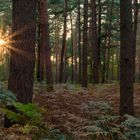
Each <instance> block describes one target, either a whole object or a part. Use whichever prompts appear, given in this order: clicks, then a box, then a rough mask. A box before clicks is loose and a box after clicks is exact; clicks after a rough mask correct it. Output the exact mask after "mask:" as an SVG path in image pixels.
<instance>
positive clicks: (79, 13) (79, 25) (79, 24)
mask: <svg viewBox="0 0 140 140" xmlns="http://www.w3.org/2000/svg"><path fill="white" fill-rule="evenodd" d="M80 4H81V1H80V0H78V43H77V45H78V47H77V48H78V53H79V83H81V74H82V69H81V67H82V62H81V60H82V57H81V53H82V51H81V12H80V9H81V8H80Z"/></svg>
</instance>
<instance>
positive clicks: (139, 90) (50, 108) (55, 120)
mask: <svg viewBox="0 0 140 140" xmlns="http://www.w3.org/2000/svg"><path fill="white" fill-rule="evenodd" d="M134 97H135V98H134V102H135V115H136V117H138V118H140V85H139V84H136V85H135V94H134ZM34 102H35V103H36V104H38V105H39V106H41V107H43V108H44V109H45V110H46V111H47V115H46V116H44V121H45V122H46V123H47V124H49V127H51V128H53V129H59V130H60V131H61V132H62V133H64V134H71V135H73V136H74V139H75V140H85V139H86V140H88V139H89V140H90V136H91V135H92V134H93V132H92V129H96V128H95V121H94V120H96V119H97V118H99V117H102V116H107V115H113V116H114V115H115V116H117V115H119V85H118V84H105V85H97V86H95V87H93V86H89V88H88V89H84V88H81V87H79V86H75V85H69V84H68V85H56V86H55V89H54V91H53V92H50V93H48V92H46V90H45V88H43V87H40V86H36V87H35V94H34ZM88 130H89V131H88ZM23 139H24V140H26V139H25V138H23ZM9 140H10V139H9ZM11 140H12V139H11ZM19 140H20V139H19ZM21 140H22V139H21ZM56 140H59V139H56ZM101 140H103V139H102V138H101ZM106 140H110V139H106Z"/></svg>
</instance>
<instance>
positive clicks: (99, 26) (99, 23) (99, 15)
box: [98, 0, 102, 81]
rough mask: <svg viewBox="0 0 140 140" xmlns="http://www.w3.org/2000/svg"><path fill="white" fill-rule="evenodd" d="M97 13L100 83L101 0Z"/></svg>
mask: <svg viewBox="0 0 140 140" xmlns="http://www.w3.org/2000/svg"><path fill="white" fill-rule="evenodd" d="M98 5H99V11H98V50H99V51H98V56H99V69H100V72H99V81H100V73H101V58H100V48H101V20H102V18H101V16H102V6H101V0H98Z"/></svg>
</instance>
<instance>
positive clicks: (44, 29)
mask: <svg viewBox="0 0 140 140" xmlns="http://www.w3.org/2000/svg"><path fill="white" fill-rule="evenodd" d="M39 7H40V8H39V9H40V11H39V13H40V50H41V51H40V65H41V66H40V68H41V70H40V71H42V69H43V71H44V72H46V74H47V76H46V80H47V84H48V86H47V87H48V90H52V89H53V79H52V64H51V48H50V37H49V23H48V11H47V10H48V4H47V1H46V0H39ZM43 79H44V78H43Z"/></svg>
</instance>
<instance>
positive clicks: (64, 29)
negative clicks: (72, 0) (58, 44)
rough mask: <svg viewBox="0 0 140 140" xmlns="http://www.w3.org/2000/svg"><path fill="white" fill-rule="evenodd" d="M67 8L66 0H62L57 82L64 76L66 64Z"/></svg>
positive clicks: (62, 79) (60, 81) (61, 80)
mask: <svg viewBox="0 0 140 140" xmlns="http://www.w3.org/2000/svg"><path fill="white" fill-rule="evenodd" d="M67 9H68V0H64V26H63V41H62V49H61V58H60V67H59V83H62V82H63V81H64V78H65V69H64V67H65V66H64V65H66V64H65V63H66V59H65V57H66V56H65V55H66V35H67Z"/></svg>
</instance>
